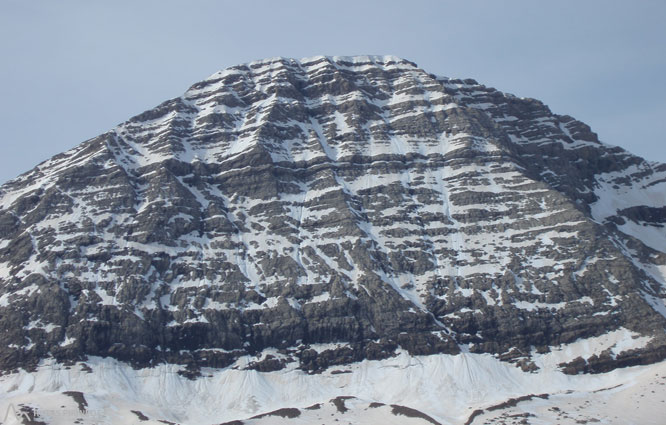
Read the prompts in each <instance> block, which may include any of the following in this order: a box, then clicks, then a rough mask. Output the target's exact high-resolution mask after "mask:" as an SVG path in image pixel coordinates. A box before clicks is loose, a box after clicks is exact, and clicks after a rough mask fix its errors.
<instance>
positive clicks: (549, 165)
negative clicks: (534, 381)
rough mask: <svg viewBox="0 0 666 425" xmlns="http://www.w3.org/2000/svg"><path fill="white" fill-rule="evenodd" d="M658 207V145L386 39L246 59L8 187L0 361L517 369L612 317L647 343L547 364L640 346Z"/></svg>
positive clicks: (650, 305)
mask: <svg viewBox="0 0 666 425" xmlns="http://www.w3.org/2000/svg"><path fill="white" fill-rule="evenodd" d="M665 224H666V165H664V164H657V163H651V162H648V161H645V160H643V159H641V158H638V157H636V156H633V155H631V154H630V153H628V152H626V151H624V150H623V149H621V148H619V147H612V146H608V145H605V144H603V143H601V142H600V141H599V140H598V139H597V136H596V135H595V134H594V133H593V132H592V131H591V130H590V128H589V127H588V126H587V125H585V124H583V123H581V122H579V121H576V120H575V119H573V118H571V117H569V116H562V115H557V114H553V113H552V112H551V111H550V110H549V109H548V107H547V106H545V105H544V104H543V103H541V102H539V101H537V100H534V99H524V98H517V97H515V96H512V95H510V94H506V93H502V92H500V91H497V90H495V89H492V88H489V87H486V86H483V85H481V84H479V83H477V82H475V81H473V80H456V79H449V78H444V77H438V76H435V75H432V74H429V73H428V72H426V71H424V70H422V69H420V68H418V67H417V66H416V65H415V64H413V63H411V62H408V61H405V60H402V59H399V58H394V57H315V58H309V59H303V60H300V61H298V60H293V59H284V58H274V59H268V60H263V61H257V62H252V63H249V64H245V65H240V66H236V67H232V68H229V69H226V70H223V71H220V72H218V73H215V74H213V75H212V76H210V77H209V78H207V79H206V80H204V81H202V82H200V83H197V84H195V85H193V86H192V87H191V88H190V89H189V90H187V92H185V94H184V95H182V96H180V97H178V98H175V99H172V100H169V101H167V102H164V103H163V104H161V105H159V106H157V107H156V108H154V109H152V110H149V111H146V112H144V113H142V114H140V115H138V116H136V117H134V118H131V119H130V120H128V121H127V122H125V123H123V124H121V125H119V126H118V127H116V128H115V129H113V130H112V131H109V132H108V133H105V134H102V135H100V136H99V137H96V138H94V139H91V140H88V141H86V142H84V143H82V144H81V145H79V146H78V147H76V148H74V149H72V150H70V151H68V152H65V153H63V154H61V155H58V156H56V157H54V158H52V159H50V160H48V161H46V162H44V163H42V164H40V165H39V166H37V167H36V168H35V169H33V170H31V171H29V172H27V173H25V174H23V175H21V176H19V177H18V178H16V179H14V180H12V181H10V182H8V183H6V184H5V185H3V186H2V187H1V188H0V295H1V296H0V332H2V340H3V344H1V345H0V368H1V369H4V370H10V369H13V368H17V367H27V368H30V367H33V366H34V365H36V364H37V363H38V362H39V361H40V360H42V359H46V358H55V359H56V360H58V361H65V362H70V361H76V360H82V359H85V358H86V356H91V355H92V356H103V357H107V356H108V357H113V358H116V359H118V360H121V361H125V362H130V363H132V364H133V365H135V366H147V365H152V364H155V363H160V362H168V363H178V364H185V365H188V368H189V370H190V371H192V372H193V373H195V372H196V371H197V370H198V369H199V368H200V367H202V366H211V367H224V366H227V365H230V364H232V363H233V362H234V361H235V360H236V359H238V358H239V357H240V356H244V355H248V354H250V355H256V361H255V362H254V363H251V364H250V365H249V366H248V367H249V368H254V369H258V370H262V371H263V370H277V369H280V368H282V367H283V366H284V365H285V364H288V363H292V362H296V363H297V364H298V365H299V367H301V368H303V369H306V370H309V371H318V370H321V369H323V368H326V367H327V366H330V365H334V364H344V363H351V362H354V361H359V360H362V359H381V358H386V357H390V356H393V355H394V352H395V351H396V349H398V348H402V349H405V350H407V351H409V353H410V354H413V355H417V354H418V355H422V354H435V353H457V352H459V351H460V350H463V351H471V352H486V353H493V354H496V355H497V356H498V357H499V358H501V359H504V360H509V361H513V362H518V363H519V364H520V365H521V366H522V367H523V368H525V369H530V368H534V367H536V366H535V365H534V364H533V363H532V362H531V356H532V355H533V354H534V353H536V352H547V351H548V350H549V347H552V346H556V345H559V344H563V343H570V342H573V341H575V340H577V339H579V338H589V337H597V336H600V335H604V334H606V333H608V332H611V331H616V330H619V329H627V330H629V331H631V332H633V333H634V334H635V335H637V337H638V336H639V335H642V336H645V337H647V339H646V341H648V342H647V343H646V344H644V345H643V346H642V347H639V348H632V349H628V350H624V351H618V350H615V351H613V350H610V349H609V350H606V351H605V352H604V353H601V354H600V355H598V356H595V358H593V359H580V358H579V359H571V360H572V361H571V362H570V363H567V364H564V363H563V364H562V367H563V368H564V369H565V370H567V371H570V372H576V371H580V370H584V371H593V372H594V371H604V370H609V369H612V368H614V367H617V366H624V365H631V364H642V363H650V362H654V361H657V360H660V359H662V358H664V357H666V333H665V329H666V307H665V304H664V301H665V300H666V283H665V282H666V230H665V228H664V225H665ZM269 349H270V350H269ZM267 350H268V351H267ZM271 350H272V351H271ZM269 351H270V352H271V353H272V354H266V353H268V352H269ZM262 353H264V354H262Z"/></svg>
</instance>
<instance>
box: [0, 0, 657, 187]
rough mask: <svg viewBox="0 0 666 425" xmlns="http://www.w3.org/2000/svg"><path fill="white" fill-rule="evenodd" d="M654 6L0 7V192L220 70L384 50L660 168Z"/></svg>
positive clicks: (203, 2)
mask: <svg viewBox="0 0 666 425" xmlns="http://www.w3.org/2000/svg"><path fill="white" fill-rule="evenodd" d="M665 22H666V2H665V1H663V0H655V1H649V0H634V1H631V2H630V1H614V0H603V1H601V0H585V1H581V0H576V1H570V0H558V1H557V2H540V1H533V0H520V1H519V0H503V1H497V0H486V1H477V0H468V1H464V2H463V1H459V0H456V1H448V0H438V1H435V0H433V1H428V0H410V1H404V0H399V1H398V0H396V1H394V0H382V1H374V0H355V1H348V0H336V1H317V0H309V1H289V0H282V1H276V0H272V1H253V0H246V1H238V0H234V1H212V0H190V1H184V0H181V1H176V0H154V1H153V0H133V1H126V0H115V1H113V2H107V1H101V0H60V1H57V2H54V1H52V0H31V1H26V0H0V65H1V66H0V130H1V132H0V147H1V149H2V150H1V151H0V152H1V154H0V183H3V182H5V181H7V180H9V179H11V178H14V177H16V176H18V175H19V174H21V173H23V172H25V171H28V170H29V169H31V168H33V167H34V166H36V165H37V164H38V163H40V162H42V161H44V160H46V159H48V158H50V157H51V156H53V155H55V154H57V153H60V152H63V151H65V150H68V149H70V148H73V147H74V146H76V145H78V144H80V143H81V142H83V141H85V140H86V139H89V138H92V137H95V136H97V135H99V134H101V133H104V132H106V131H108V130H110V129H112V128H113V127H115V126H116V125H118V124H119V123H121V122H123V121H125V120H127V119H128V118H130V117H132V116H134V115H137V114H139V113H141V112H143V111H144V110H147V109H150V108H152V107H154V106H156V105H158V104H159V103H161V102H163V101H165V100H167V99H170V98H173V97H177V96H179V95H181V94H182V93H183V92H184V91H185V90H187V88H188V87H189V86H191V85H192V84H194V83H195V82H197V81H200V80H202V79H204V78H206V77H207V76H209V75H210V74H213V73H214V72H216V71H218V70H220V69H224V68H226V67H229V66H233V65H238V64H241V63H246V62H250V61H252V60H256V59H262V58H267V57H274V56H285V57H293V58H302V57H309V56H316V55H357V54H377V55H395V56H400V57H403V58H405V59H409V60H411V61H413V62H415V63H417V64H418V65H419V66H420V67H421V68H423V69H425V70H426V71H428V72H430V73H433V74H437V75H442V76H447V77H457V78H474V79H476V80H477V81H479V82H481V83H483V84H485V85H487V86H491V87H495V88H497V89H498V90H501V91H504V92H508V93H512V94H514V95H516V96H519V97H532V98H537V99H539V100H541V101H543V102H544V103H546V104H547V105H548V106H549V107H550V108H551V110H552V111H553V112H555V113H558V114H568V115H572V116H574V117H575V118H577V119H579V120H581V121H583V122H585V123H587V124H588V125H590V126H591V127H592V130H593V131H595V132H596V133H597V134H598V135H599V138H600V139H601V140H602V141H603V142H605V143H608V144H611V145H618V146H621V147H623V148H625V149H627V150H628V151H630V152H632V153H634V154H637V155H640V156H642V157H645V158H647V159H650V160H654V161H661V162H666V149H665V148H664V142H666V137H665V134H666V82H665V81H666V80H665V79H666V23H665Z"/></svg>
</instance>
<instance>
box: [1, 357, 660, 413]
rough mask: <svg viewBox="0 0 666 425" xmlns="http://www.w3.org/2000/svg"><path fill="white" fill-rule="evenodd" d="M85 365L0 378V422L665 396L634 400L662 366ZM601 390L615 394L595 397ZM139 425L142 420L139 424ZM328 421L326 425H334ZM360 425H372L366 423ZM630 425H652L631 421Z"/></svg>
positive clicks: (436, 360) (418, 361)
mask: <svg viewBox="0 0 666 425" xmlns="http://www.w3.org/2000/svg"><path fill="white" fill-rule="evenodd" d="M247 360H248V359H246V361H247ZM86 364H87V365H88V366H90V368H92V372H91V373H88V372H86V371H85V370H83V369H82V365H74V366H72V367H70V368H67V367H64V366H62V365H60V364H55V363H49V364H46V363H45V364H43V365H41V366H40V367H39V368H38V370H37V371H35V372H32V373H29V372H25V371H21V372H19V373H15V374H10V375H5V376H2V377H0V415H2V416H4V414H5V412H6V411H7V409H8V408H9V406H10V404H11V405H12V406H14V407H16V406H19V405H20V404H25V405H30V406H32V407H33V408H34V409H35V411H36V412H37V413H39V414H40V416H41V417H42V418H43V420H44V421H45V422H46V423H48V424H54V425H60V424H71V423H72V422H73V420H72V419H73V416H76V414H77V413H78V408H77V404H76V403H75V402H74V400H73V399H72V397H70V396H67V395H64V394H62V393H63V392H64V391H80V392H81V393H83V394H84V396H85V399H86V402H87V404H88V406H87V410H88V414H83V413H81V414H79V415H78V416H76V418H81V421H80V423H81V424H82V425H85V424H94V423H97V424H133V423H142V424H147V425H148V424H152V423H154V424H158V423H164V422H159V420H163V421H164V420H166V421H170V422H174V423H180V424H190V425H195V424H196V425H203V424H219V423H222V422H226V421H231V420H237V419H246V418H250V417H252V416H255V415H258V414H262V413H267V412H271V411H274V410H277V409H280V408H299V409H304V408H306V407H308V406H312V405H314V404H317V403H329V402H330V400H331V399H333V398H336V397H339V396H353V397H356V398H358V399H359V400H364V401H368V402H372V401H374V402H381V403H385V404H399V405H402V406H408V407H409V408H412V409H416V410H418V411H421V412H423V413H425V414H427V415H429V416H430V417H432V418H434V419H436V420H437V421H439V422H441V423H442V424H463V423H465V421H466V420H467V419H468V418H469V416H470V414H471V413H472V412H473V411H474V410H476V409H484V408H487V407H490V406H494V405H497V404H500V403H502V402H504V401H506V400H508V399H510V398H516V397H520V396H524V395H529V394H543V393H547V394H550V396H551V397H554V398H553V400H559V398H562V400H565V399H566V397H570V398H571V399H575V398H576V397H578V398H577V399H578V400H588V399H589V400H593V399H594V400H597V399H601V398H602V397H606V396H607V394H610V395H611V396H612V395H613V394H616V393H620V392H622V394H625V395H621V396H619V400H623V397H625V396H626V395H627V394H628V395H631V394H637V396H636V397H634V398H632V401H631V403H630V404H631V407H632V408H633V406H634V405H635V404H634V403H639V404H641V405H642V406H643V408H644V410H645V411H646V413H645V415H646V416H648V417H649V416H650V415H651V414H656V411H654V410H653V409H659V408H661V409H660V410H661V411H664V409H666V406H664V404H663V403H661V404H660V402H659V400H663V399H664V397H665V396H666V395H665V393H666V391H665V390H664V388H666V387H664V386H659V387H656V389H655V394H658V396H657V399H659V400H656V401H655V400H653V401H654V402H649V403H648V402H647V401H648V400H651V399H650V398H649V397H648V398H647V399H646V398H641V397H640V396H639V395H640V393H641V392H642V391H645V392H649V391H651V390H650V389H649V388H651V387H650V386H649V385H650V384H649V382H651V380H653V379H654V377H655V376H662V377H663V376H666V363H659V364H655V365H651V366H642V367H632V368H625V369H617V370H615V371H612V372H610V373H606V374H599V375H577V376H569V375H564V374H562V373H561V372H559V371H557V370H552V369H550V370H543V369H542V370H540V371H539V372H537V373H526V372H523V371H521V370H520V369H518V368H516V367H514V366H513V365H512V364H508V363H504V362H500V361H498V360H497V359H495V358H494V357H492V356H490V355H480V354H469V353H464V354H460V355H455V356H453V355H433V356H418V357H412V356H409V355H408V354H407V353H405V352H402V353H400V354H399V355H398V356H396V357H394V358H390V359H387V360H381V361H363V362H360V363H356V364H352V365H349V366H346V367H344V368H342V369H344V370H345V371H346V372H349V373H339V372H338V373H331V371H326V372H324V373H322V374H315V375H308V374H306V373H304V372H302V371H300V370H295V369H292V370H282V371H278V372H269V373H261V372H256V371H251V370H240V369H242V368H243V366H244V365H243V364H237V365H235V366H236V367H238V369H234V368H233V367H231V368H226V369H221V370H205V371H203V372H204V373H203V375H204V376H203V377H200V378H198V379H196V380H188V379H186V378H184V377H182V376H180V375H178V373H177V372H178V370H179V369H180V367H178V366H174V365H160V366H157V367H155V368H151V369H141V370H134V369H132V368H131V367H129V366H127V365H125V364H123V363H120V362H117V361H115V360H111V359H101V358H91V359H90V360H89V361H88V362H86ZM618 386H619V387H618ZM606 388H615V389H614V390H608V391H606V392H604V391H600V392H595V391H599V390H603V389H606ZM650 394H651V393H650ZM647 396H648V394H646V397H647ZM558 397H559V398H558ZM659 397H661V398H659ZM644 400H645V401H646V402H645V403H644V404H643V402H644ZM534 403H535V404H534V405H535V406H537V407H538V403H537V402H534ZM616 404H617V405H616V406H614V407H615V409H616V413H614V414H615V415H619V416H618V417H620V418H626V417H627V416H626V415H629V414H630V413H631V412H633V410H631V409H629V408H627V409H624V408H622V406H621V405H620V404H619V403H616ZM537 407H535V409H537ZM537 410H538V409H537ZM542 410H543V409H542ZM132 411H136V412H140V414H139V413H133V412H132ZM353 412H354V411H353V410H350V413H353ZM600 412H601V413H603V411H600ZM594 414H600V413H599V412H597V413H594ZM142 415H145V417H146V418H150V420H146V421H140V420H139V419H140V416H142ZM2 416H0V417H2ZM390 416H391V415H389V417H390ZM331 418H332V419H331V421H333V418H334V417H333V416H331ZM632 418H633V416H632ZM301 419H305V417H303V418H301ZM370 419H371V420H373V421H375V420H377V418H375V417H374V416H373V417H369V418H368V420H370ZM350 420H351V422H352V423H362V415H361V414H360V413H358V414H353V415H352V416H351V417H350ZM354 421H357V422H354ZM3 422H4V421H3ZM9 422H10V421H9V420H7V421H6V423H9ZM285 423H290V422H285ZM293 423H296V422H293ZM336 423H339V422H336ZM343 423H344V422H343ZM387 423H390V422H387ZM415 423H418V422H415ZM535 423H537V422H535ZM608 423H614V422H608ZM616 423H620V422H616ZM625 423H626V422H625ZM634 423H638V424H643V423H645V424H649V423H652V422H649V421H642V419H641V420H639V421H636V422H634Z"/></svg>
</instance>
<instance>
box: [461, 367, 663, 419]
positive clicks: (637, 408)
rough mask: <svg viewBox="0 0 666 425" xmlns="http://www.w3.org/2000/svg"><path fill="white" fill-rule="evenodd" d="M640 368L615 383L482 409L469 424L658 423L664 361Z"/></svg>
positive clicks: (661, 413)
mask: <svg viewBox="0 0 666 425" xmlns="http://www.w3.org/2000/svg"><path fill="white" fill-rule="evenodd" d="M640 369H641V373H640V374H638V375H636V376H634V377H632V378H631V379H630V380H628V381H627V382H624V383H622V384H620V383H618V384H616V385H617V386H613V387H609V388H606V389H600V390H596V391H592V392H572V393H569V394H567V393H564V394H556V395H552V396H550V397H549V398H548V399H539V398H535V399H533V400H530V401H525V402H521V403H518V404H517V405H516V406H514V407H509V408H506V409H497V410H493V411H490V412H485V413H484V414H481V415H479V416H477V417H475V420H474V421H473V422H472V424H489V425H491V424H505V425H513V424H520V423H528V424H535V425H536V424H544V425H545V424H555V423H557V424H561V425H574V424H583V423H588V424H589V423H598V424H600V425H605V424H608V425H627V424H634V425H662V424H663V423H664V413H666V362H662V363H659V364H656V365H652V366H649V367H643V368H640ZM523 420H526V422H521V421H523Z"/></svg>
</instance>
